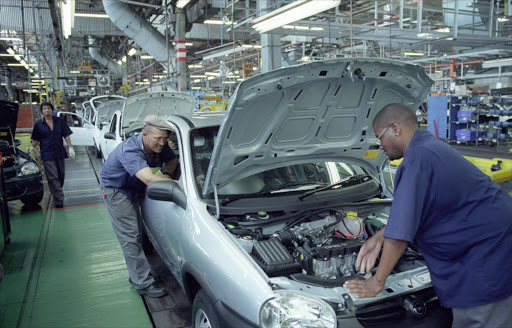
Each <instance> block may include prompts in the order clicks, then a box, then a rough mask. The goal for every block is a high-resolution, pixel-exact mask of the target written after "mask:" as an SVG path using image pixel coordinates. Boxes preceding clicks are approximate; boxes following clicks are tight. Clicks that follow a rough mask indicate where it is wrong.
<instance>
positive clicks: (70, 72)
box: [69, 71, 80, 74]
mask: <svg viewBox="0 0 512 328" xmlns="http://www.w3.org/2000/svg"><path fill="white" fill-rule="evenodd" d="M69 74H80V71H69Z"/></svg>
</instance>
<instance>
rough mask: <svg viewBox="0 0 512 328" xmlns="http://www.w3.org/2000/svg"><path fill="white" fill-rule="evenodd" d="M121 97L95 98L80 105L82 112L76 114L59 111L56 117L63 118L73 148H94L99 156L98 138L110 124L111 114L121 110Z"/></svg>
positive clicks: (122, 98)
mask: <svg viewBox="0 0 512 328" xmlns="http://www.w3.org/2000/svg"><path fill="white" fill-rule="evenodd" d="M124 99H125V98H124V97H122V96H110V95H108V96H97V97H93V98H91V99H90V100H89V101H87V102H84V103H83V104H82V107H83V110H81V111H80V112H77V113H72V112H64V111H60V112H58V113H57V116H58V117H61V118H63V119H64V120H65V121H66V123H67V124H68V125H69V127H70V128H71V131H73V134H71V136H70V138H71V144H72V145H73V146H94V147H95V149H96V154H97V156H98V157H100V156H101V147H100V138H101V135H102V132H106V131H105V127H104V126H106V125H108V124H109V123H110V120H111V117H112V115H113V113H114V112H115V111H116V110H117V109H121V108H122V106H123V102H124Z"/></svg>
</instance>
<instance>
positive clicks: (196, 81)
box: [192, 79, 201, 83]
mask: <svg viewBox="0 0 512 328" xmlns="http://www.w3.org/2000/svg"><path fill="white" fill-rule="evenodd" d="M199 82H201V79H195V80H192V83H199Z"/></svg>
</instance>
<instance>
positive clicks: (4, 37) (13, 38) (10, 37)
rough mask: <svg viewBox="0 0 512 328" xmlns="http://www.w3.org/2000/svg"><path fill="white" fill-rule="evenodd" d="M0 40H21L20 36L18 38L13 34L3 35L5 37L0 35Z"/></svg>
mask: <svg viewBox="0 0 512 328" xmlns="http://www.w3.org/2000/svg"><path fill="white" fill-rule="evenodd" d="M0 40H2V41H21V39H20V38H16V37H13V36H3V37H0Z"/></svg>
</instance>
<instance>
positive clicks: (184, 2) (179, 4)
mask: <svg viewBox="0 0 512 328" xmlns="http://www.w3.org/2000/svg"><path fill="white" fill-rule="evenodd" d="M189 2H190V0H178V2H176V7H178V8H180V9H182V8H184V7H185V6H186V5H188V3H189Z"/></svg>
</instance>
